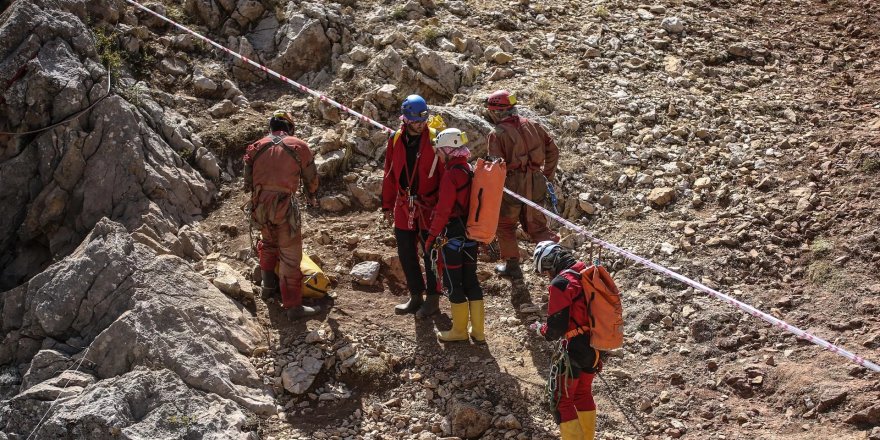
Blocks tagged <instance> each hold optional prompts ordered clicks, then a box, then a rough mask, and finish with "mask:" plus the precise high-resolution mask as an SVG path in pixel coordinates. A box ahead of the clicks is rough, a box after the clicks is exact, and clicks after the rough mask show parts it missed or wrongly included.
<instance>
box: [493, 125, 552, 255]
mask: <svg viewBox="0 0 880 440" xmlns="http://www.w3.org/2000/svg"><path fill="white" fill-rule="evenodd" d="M488 142H489V154H490V155H492V156H498V157H501V158H503V159H504V161H505V162H507V179H506V181H505V183H504V186H505V187H506V188H507V189H509V190H511V191H513V192H515V193H517V194H520V195H521V196H524V197H525V198H527V199H529V200H531V201H533V202H535V203H537V204H539V205H540V204H542V203H543V202H544V198H545V197H547V181H546V180H545V177H546V179H549V180H551V181H552V180H553V176H554V175H555V173H556V165H557V164H558V163H559V148H558V147H556V143H555V142H554V141H553V139H551V138H550V135H549V134H547V131H546V130H544V128H543V127H541V125H540V124H537V123H534V122H532V121H529V120H528V119H526V118H523V117H521V116H516V115H514V116H510V117H508V118H506V119H504V120H503V121H501V122H499V123H498V125H496V126H495V130H493V131H492V133H490V134H489V140H488ZM518 222H519V223H522V226H523V229H524V230H525V232H526V233H527V234H528V235H529V238H531V240H532V242H534V243H537V242H540V241H544V240H552V241H557V242H558V241H559V236H558V235H556V233H554V232H553V231H551V230H550V229H548V228H547V218H546V217H544V215H543V214H541V213H540V212H538V211H536V210H535V209H533V208H529V207H527V206H525V204H524V203H522V202H520V201H519V200H517V199H515V198H513V197H512V196H510V195H508V194H504V199H503V200H502V201H501V215H500V218H499V219H498V244H499V246H500V248H501V258H502V259H505V260H506V259H511V258H519V247H518V246H517V244H516V225H517V223H518Z"/></svg>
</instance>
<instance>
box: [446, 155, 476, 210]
mask: <svg viewBox="0 0 880 440" xmlns="http://www.w3.org/2000/svg"><path fill="white" fill-rule="evenodd" d="M451 169H453V170H462V171H464V172H465V173H466V174H467V175H468V180H467V182H465V184H464V185H462V186H459V187H458V188H455V194H456V200H455V204H456V206H458V207H459V208H461V210H462V211H467V210H466V209H464V206H461V205H460V204H459V203H458V192H459V191H461V190H462V189H464V188H465V187H467V186H468V185H470V184H471V182H473V180H474V172H473V171H471V169H470V167H468V166H467V165H463V164H458V165H453V166H452V168H451ZM465 217H467V212H465Z"/></svg>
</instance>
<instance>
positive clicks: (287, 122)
mask: <svg viewBox="0 0 880 440" xmlns="http://www.w3.org/2000/svg"><path fill="white" fill-rule="evenodd" d="M293 127H294V126H293V119H292V118H291V116H290V114H289V113H288V112H285V111H283V110H278V111H275V112H274V113H273V114H272V117H271V118H269V131H270V133H269V135H267V136H266V137H264V138H262V139H260V140H259V141H257V142H255V143H253V144H251V145H249V146H248V147H247V152H246V153H245V155H244V181H245V188H246V190H247V191H249V192H252V194H251V219H252V220H253V221H254V222H255V223H256V224H257V225H259V227H260V236H261V240H260V242H259V244H258V248H257V250H258V252H259V257H260V269H261V271H262V276H263V283H262V287H263V295H264V296H266V297H268V296H271V295H274V294H275V293H276V292H277V291H278V290H279V287H280V290H281V306H282V307H283V308H284V309H286V311H287V312H286V313H287V317H288V318H289V319H297V318H301V317H304V316H311V315H315V314H317V313H318V312H319V311H320V310H319V309H318V308H313V307H308V306H304V305H303V304H302V279H303V275H302V272H301V270H300V261H301V260H302V233H301V230H300V229H301V225H302V217H301V214H300V208H299V205H298V204H297V201H296V197H295V196H296V192H297V189H298V188H299V186H300V180H302V186H303V192H304V193H305V195H306V200H307V202H308V204H309V205H310V206H315V205H317V203H316V200H315V193H317V191H318V170H317V168H316V167H315V161H314V160H313V159H312V153H311V151H309V146H308V145H307V144H306V143H305V142H304V141H303V140H301V139H299V138H296V137H294V136H293V135H292V134H293ZM276 266H277V267H278V273H277V274H276V273H275V268H276Z"/></svg>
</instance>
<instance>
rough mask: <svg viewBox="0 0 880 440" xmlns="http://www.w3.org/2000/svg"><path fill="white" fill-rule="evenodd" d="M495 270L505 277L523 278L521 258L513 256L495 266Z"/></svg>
mask: <svg viewBox="0 0 880 440" xmlns="http://www.w3.org/2000/svg"><path fill="white" fill-rule="evenodd" d="M495 272H496V273H497V274H498V275H500V276H502V277H505V278H512V279H514V280H521V279H522V278H523V273H522V269H520V267H519V260H518V259H516V258H511V259H509V260H507V262H506V263H504V264H499V265H497V266H495Z"/></svg>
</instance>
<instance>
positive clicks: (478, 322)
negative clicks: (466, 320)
mask: <svg viewBox="0 0 880 440" xmlns="http://www.w3.org/2000/svg"><path fill="white" fill-rule="evenodd" d="M468 306H469V307H470V311H471V337H472V338H474V341H476V342H486V332H485V328H486V307H485V305H484V304H483V300H481V299H479V300H476V301H470V302H469V303H468Z"/></svg>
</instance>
